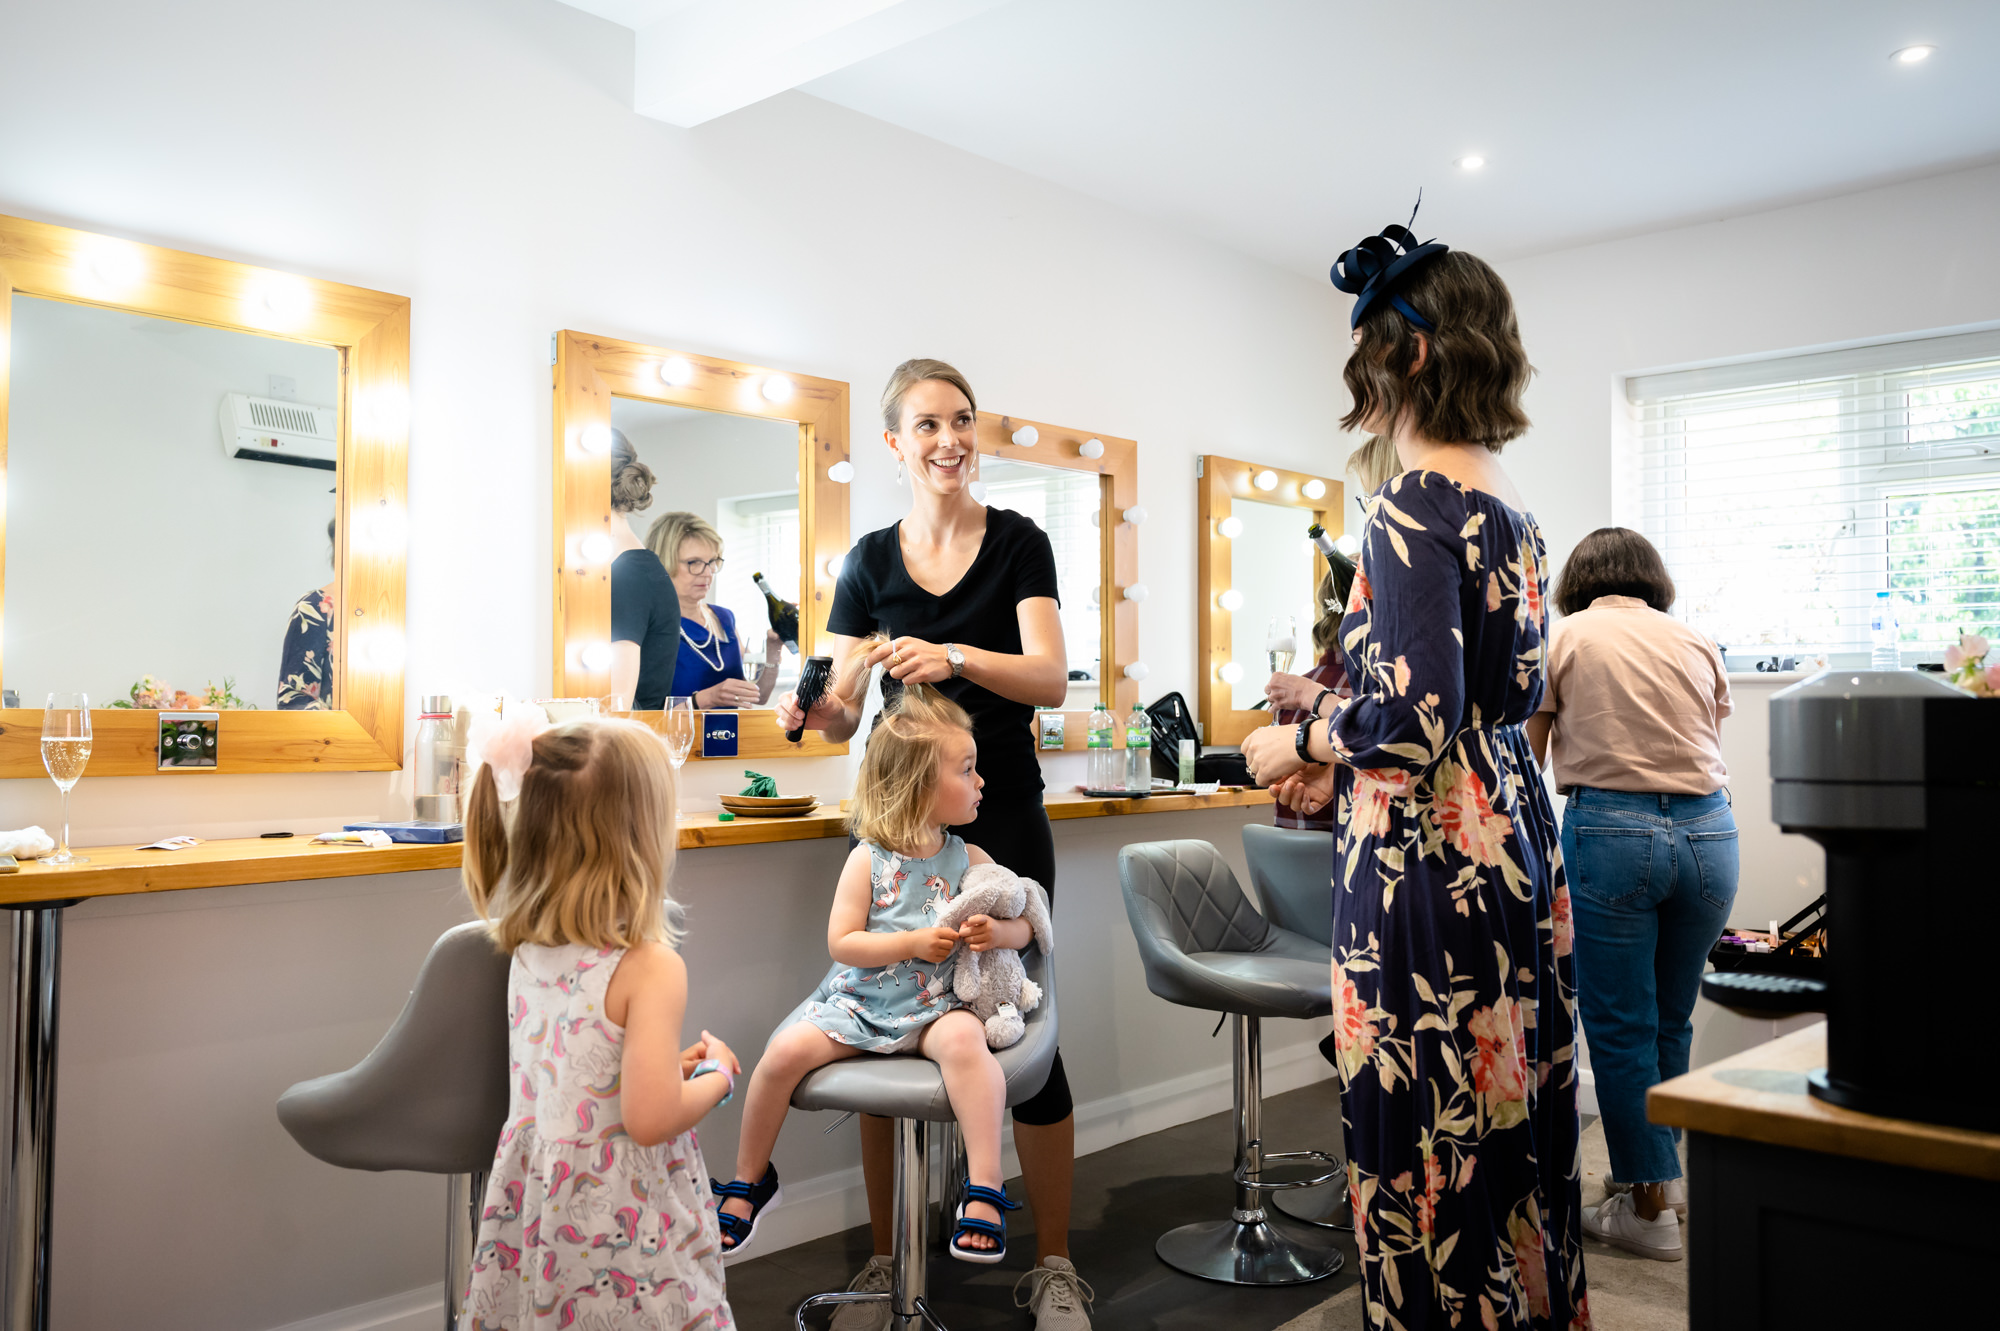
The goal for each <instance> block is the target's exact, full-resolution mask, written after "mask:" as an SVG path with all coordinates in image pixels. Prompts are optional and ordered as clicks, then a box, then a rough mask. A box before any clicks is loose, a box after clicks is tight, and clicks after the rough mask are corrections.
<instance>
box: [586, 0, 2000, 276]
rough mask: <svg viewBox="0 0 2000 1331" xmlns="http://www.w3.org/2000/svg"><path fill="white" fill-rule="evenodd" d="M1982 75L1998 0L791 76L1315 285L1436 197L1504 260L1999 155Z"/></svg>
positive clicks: (983, 48) (1023, 27)
mask: <svg viewBox="0 0 2000 1331" xmlns="http://www.w3.org/2000/svg"><path fill="white" fill-rule="evenodd" d="M571 2H572V3H578V0H571ZM685 2H686V0H582V2H581V3H579V7H583V8H590V9H592V10H593V11H594V12H599V13H602V14H604V15H605V16H606V17H612V18H614V19H617V18H619V15H618V14H616V13H614V12H613V11H614V10H630V11H633V12H634V13H635V14H640V15H641V16H640V18H638V19H635V20H634V21H635V22H642V21H644V18H643V14H641V11H648V10H658V11H660V12H670V11H671V10H672V9H674V8H676V7H678V6H680V5H681V4H684V3H685ZM1916 42H1928V43H1935V44H1936V45H1937V47H1938V50H1937V54H1936V55H1934V56H1933V57H1932V58H1931V59H1930V60H1928V61H1926V62H1925V63H1923V64H1920V65H1914V66H1904V65H1900V64H1897V63H1895V62H1893V61H1891V60H1890V58H1889V56H1890V53H1891V52H1892V51H1894V50H1896V49H1897V48H1899V47H1903V46H1907V45H1910V44H1912V43H1916ZM1996 68H2000V4H1996V3H1994V2H1993V0H1903V2H1902V3H1883V2H1879V0H1878V2H1874V3H1862V2H1860V0H1733V2H1728V0H1671V2H1670V3H1666V4H1637V3H1624V4H1617V5H1608V4H1606V3H1604V0H1591V2H1589V3H1584V2H1582V0H1543V2H1540V3H1528V4H1511V5H1501V4H1493V3H1474V2H1473V0H1455V2H1447V0H1404V2H1403V3H1378V4H1370V5H1364V4H1358V3H1353V2H1352V0H1339V2H1334V0H1235V2H1233V3H1225V2H1223V0H1009V2H1008V3H1005V4H1001V5H999V6H998V7H997V8H993V9H990V10H988V11H986V12H984V13H981V14H978V15H976V16H975V17H972V18H969V19H966V20H965V21H963V22H959V23H956V24H954V25H952V26H950V27H947V28H945V29H943V30H942V31H938V32H935V33H932V34H931V35H929V36H924V37H919V38H917V39H916V40H914V41H910V42H907V43H905V44H902V45H899V46H895V47H893V48H891V49H888V50H886V51H882V52H881V53H879V54H875V55H871V56H868V57H867V58H864V59H861V60H859V61H858V62H856V63H853V64H849V65H847V66H846V67H844V68H840V69H837V70H836V71H835V72H833V73H831V74H827V75H824V76H822V77H819V78H816V79H813V80H812V81H810V82H807V83H805V84H803V85H801V86H802V89H803V90H804V91H805V92H807V93H810V94H811V95H813V96H816V97H821V98H824V99H826V100H828V101H831V102H836V103H838V104H840V105H842V106H845V107H848V108H851V109H853V110H855V111H859V112H862V113H864V114H867V115H870V116H874V117H877V118H879V119H882V120H885V121H888V122H890V123H892V124H896V125H900V126H902V127H904V128H906V129H910V130H913V131H915V132H917V133H920V134H924V135H927V136H929V137H931V138H935V139H938V140H941V141H943V142H945V143H949V144H952V145H954V146H956V147H959V148H963V149H965V150H967V151H969V152H973V153H976V154H978V155H980V156H982V157H987V158H991V159H993V160H994V161H998V162H1002V163H1005V164H1006V165H1008V166H1012V167H1015V168H1017V169H1019V170H1021V171H1024V172H1027V173H1029V174H1031V175H1035V176H1039V177H1043V178H1045V179H1048V180H1051V181H1054V182H1057V183H1059V184H1062V185H1065V186H1068V187H1070V188H1072V189H1075V190H1078V191H1080V192H1081V193H1083V194H1086V195H1090V196H1092V197H1095V198H1099V199H1103V200H1106V201H1108V202H1111V203H1115V204H1117V205H1120V206H1122V207H1126V208H1130V209H1133V210H1134V211H1137V212H1140V213H1143V214H1147V215H1149V216H1152V217H1156V218H1160V219H1162V220H1165V221H1167V222H1170V223H1172V224H1174V225H1177V226H1180V227H1183V228H1185V229H1187V230H1189V231H1192V232H1194V233H1197V234H1199V235H1202V236H1205V237H1208V238H1210V239H1213V240H1215V241H1218V242H1220V243H1222V244H1224V245H1226V246H1229V247H1231V248H1233V249H1236V250H1239V251H1241V252H1243V253H1245V254H1249V255H1253V256H1255V257H1258V258H1261V259H1265V260H1267V261H1269V262H1271V263H1274V264H1277V265H1280V266H1281V267H1284V268H1287V269H1290V270H1293V271H1296V272H1299V273H1304V274H1312V275H1315V276H1324V274H1325V272H1326V269H1327V265H1328V264H1329V263H1330V262H1331V261H1332V259H1333V257H1334V255H1335V254H1336V253H1338V252H1339V251H1340V250H1342V249H1344V248H1346V247H1347V246H1349V245H1351V244H1353V243H1354V242H1355V241H1356V240H1357V239H1359V238H1360V237H1361V236H1362V235H1363V234H1366V233H1369V232H1373V231H1375V230H1377V229H1379V228H1380V227H1381V226H1382V225H1383V224H1385V223H1387V222H1391V221H1398V222H1400V221H1404V220H1405V219H1406V218H1407V217H1408V214H1409V210H1410V207H1411V205H1412V204H1413V203H1414V202H1415V200H1416V197H1417V191H1418V190H1419V189H1420V188H1421V189H1422V190H1423V192H1424V194H1423V197H1424V206H1423V214H1422V217H1421V219H1420V221H1419V223H1418V227H1417V229H1418V231H1419V232H1421V233H1422V234H1423V235H1425V236H1429V235H1431V234H1438V235H1442V236H1445V237H1447V238H1448V239H1449V240H1450V241H1451V242H1452V244H1453V245H1454V246H1458V247H1462V248H1466V249H1470V250H1474V251H1476V252H1479V253H1482V254H1485V255H1487V256H1488V257H1491V258H1495V259H1506V258H1511V257H1518V256H1521V255H1525V254H1531V253H1536V252H1541V251H1546V250H1551V249H1558V248H1564V247H1568V246H1573V245H1577V244H1582V243H1588V242H1590V241H1593V240H1599V239H1605V238H1610V237H1614V236H1619V235H1627V234H1633V233H1637V232H1643V231H1651V230H1658V229H1661V228H1665V227H1670V226H1675V225H1680V224H1684V223H1689V222H1695V221H1703V220H1710V219H1714V218H1718V217H1723V216H1727V215H1731V214H1739V213H1743V212H1751V211H1757V210H1761V209H1766V208H1770V207H1774V206H1780V205H1782V204H1785V203H1789V202H1794V201H1798V200H1802V199H1806V198H1813V197H1820V196H1826V195H1832V194H1840V193H1846V192H1849V191H1852V190H1856V189H1861V188H1866V187H1868V186H1871V185H1876V184H1881V183H1885V182H1889V181H1894V180H1898V179H1908V178H1914V177H1919V176H1925V175H1933V174H1938V173H1941V172H1944V171H1949V170H1953V169H1956V168H1961V167H1965V166H1970V165H1974V164H1978V163H1981V162H1985V161H1992V160H2000V77H1996V76H1995V73H1994V71H1995V69H1996ZM693 132H695V133H699V132H700V130H699V129H696V130H694V131H693ZM1470 153H1478V154H1481V155H1483V156H1484V157H1485V158H1486V159H1487V165H1486V166H1485V168H1484V169H1483V170H1481V171H1478V172H1476V173H1472V172H1466V171H1461V170H1459V169H1458V168H1457V167H1455V166H1454V165H1453V163H1454V161H1455V160H1456V159H1457V158H1459V157H1461V156H1464V155H1466V154H1470ZM916 188H918V186H917V184H916V183H915V182H912V189H913V190H914V189H916ZM1922 226H1923V219H1921V218H1917V217H1913V218H1912V219H1911V231H1912V240H1913V244H1920V243H1921V241H1920V237H1921V231H1922Z"/></svg>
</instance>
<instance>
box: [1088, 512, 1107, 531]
mask: <svg viewBox="0 0 2000 1331" xmlns="http://www.w3.org/2000/svg"><path fill="white" fill-rule="evenodd" d="M1090 525H1091V526H1093V527H1102V526H1103V525H1104V514H1103V513H1101V512H1099V511H1098V510H1097V509H1094V508H1093V509H1091V510H1090Z"/></svg>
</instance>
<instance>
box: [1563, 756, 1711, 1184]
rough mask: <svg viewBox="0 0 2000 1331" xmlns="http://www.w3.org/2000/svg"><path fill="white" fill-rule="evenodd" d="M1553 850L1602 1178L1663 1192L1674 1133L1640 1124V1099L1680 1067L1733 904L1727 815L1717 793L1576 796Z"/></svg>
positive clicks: (1594, 792) (1676, 1173) (1674, 1163)
mask: <svg viewBox="0 0 2000 1331" xmlns="http://www.w3.org/2000/svg"><path fill="white" fill-rule="evenodd" d="M1562 848H1563V865H1564V867H1565V868H1566V869H1567V871H1568V876H1569V892H1570V910H1571V915H1572V918H1573V920H1574V924H1575V959H1576V990H1577V1005H1578V1007H1579V1008H1581V1010H1582V1012H1583V1030H1584V1038H1585V1039H1586V1040H1587V1041H1589V1044H1590V1069H1591V1073H1592V1075H1593V1076H1594V1077H1595V1079H1596V1085H1597V1105H1598V1109H1599V1111H1600V1112H1601V1113H1602V1114H1603V1116H1604V1142H1605V1145H1606V1146H1607V1147H1609V1148H1610V1152H1611V1176H1612V1177H1613V1178H1615V1179H1619V1180H1621V1181H1623V1182H1626V1183H1664V1182H1666V1181H1667V1180H1668V1179H1674V1178H1679V1177H1680V1173H1681V1164H1680V1157H1679V1155H1678V1154H1677V1153H1676V1152H1675V1149H1674V1143H1675V1142H1676V1141H1677V1140H1678V1138H1679V1135H1680V1134H1679V1133H1677V1132H1675V1131H1673V1130H1672V1129H1669V1128H1664V1127H1660V1126H1658V1125H1656V1124H1652V1123H1649V1122H1647V1121H1646V1092H1647V1090H1648V1089H1650V1088H1651V1087H1653V1086H1655V1085H1658V1084H1659V1083H1660V1082H1662V1081H1665V1080H1667V1079H1668V1078H1671V1077H1678V1076H1680V1075H1681V1074H1682V1073H1684V1072H1686V1071H1687V1068H1688V1047H1689V1045H1690V1044H1691V1043H1692V1042H1693V1038H1694V1025H1693V1023H1692V1022H1691V1021H1690V1020H1689V1018H1690V1017H1692V1016H1693V1014H1694V1000H1695V998H1696V996H1697V995H1698V994H1699V993H1700V992H1701V975H1702V969H1703V967H1704V966H1705V965H1706V963H1707V961H1708V953H1709V949H1711V948H1713V947H1714V946H1715V942H1716V940H1717V939H1718V938H1720V937H1721V936H1722V930H1723V927H1724V926H1725V925H1726V924H1727V923H1728V920H1729V906H1730V903H1731V902H1733V901H1734V900H1735V899H1736V869H1737V862H1738V852H1737V845H1736V816H1735V815H1734V814H1733V813H1732V812H1731V811H1730V808H1729V796H1728V792H1727V791H1720V790H1719V791H1717V792H1716V793H1714V794H1713V795H1646V794H1639V793H1636V792H1633V791H1626V790H1600V789H1598V788H1597V787H1594V786H1578V787H1577V788H1576V789H1575V790H1574V791H1573V792H1571V794H1570V797H1569V805H1568V807H1567V808H1565V809H1564V810H1563V829H1562Z"/></svg>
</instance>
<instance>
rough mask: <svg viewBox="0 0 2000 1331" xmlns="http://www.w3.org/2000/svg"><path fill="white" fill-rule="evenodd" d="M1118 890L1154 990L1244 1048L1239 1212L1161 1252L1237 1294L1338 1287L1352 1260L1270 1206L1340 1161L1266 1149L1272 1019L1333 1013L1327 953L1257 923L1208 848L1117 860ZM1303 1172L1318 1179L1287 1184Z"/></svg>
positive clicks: (1127, 851)
mask: <svg viewBox="0 0 2000 1331" xmlns="http://www.w3.org/2000/svg"><path fill="white" fill-rule="evenodd" d="M1118 881H1119V884H1120V885H1121V886H1122V887H1123V889H1124V892H1125V913H1126V914H1127V915H1128V916H1129V917H1130V918H1131V921H1132V933H1133V935H1134V936H1135V937H1136V938H1137V939H1138V943H1139V959H1140V961H1141V962H1142V963H1143V964H1144V966H1145V968H1146V987H1147V988H1148V989H1151V990H1152V991H1153V992H1154V993H1155V994H1158V995H1159V996H1160V997H1161V998H1164V999H1166V1000H1167V1001H1168V1002H1170V1003H1179V1004H1181V1005H1183V1006H1185V1007H1196V1008H1205V1009H1207V1010H1208V1011H1210V1012H1227V1013H1229V1014H1230V1015H1231V1018H1232V1027H1233V1044H1234V1046H1235V1049H1234V1059H1233V1061H1234V1064H1235V1099H1236V1168H1235V1171H1234V1174H1233V1177H1234V1180H1235V1183H1236V1205H1235V1208H1234V1210H1233V1211H1232V1212H1231V1214H1230V1218H1229V1219H1228V1220H1215V1221H1207V1222H1204V1223H1200V1224H1193V1225H1183V1226H1182V1227H1181V1228H1179V1229H1175V1230H1170V1231H1168V1232H1167V1233H1165V1234H1162V1235H1161V1236H1160V1239H1159V1242H1158V1243H1156V1244H1155V1245H1154V1251H1156V1252H1157V1253H1159V1255H1160V1260H1161V1261H1163V1262H1165V1263H1166V1264H1167V1265H1169V1266H1171V1267H1173V1268H1175V1269H1176V1270H1179V1271H1185V1272H1187V1273H1188V1274H1189V1275H1193V1276H1201V1277H1203V1278H1204V1279H1207V1280H1220V1281H1225V1282H1227V1283H1229V1284H1233V1285H1293V1284H1300V1283H1302V1282H1304V1281H1308V1280H1320V1279H1323V1278H1325V1277H1327V1276H1330V1275H1332V1274H1333V1273H1334V1272H1336V1271H1338V1270H1340V1267H1341V1261H1342V1259H1341V1255H1340V1253H1339V1252H1338V1251H1336V1250H1335V1249H1334V1247H1333V1240H1332V1238H1331V1236H1330V1235H1328V1234H1326V1233H1325V1231H1323V1230H1310V1229H1303V1228H1302V1229H1297V1230H1281V1229H1279V1228H1278V1226H1277V1225H1276V1224H1275V1223H1274V1222H1273V1220H1272V1218H1271V1217H1270V1216H1269V1215H1268V1214H1267V1213H1266V1212H1265V1210H1264V1195H1265V1194H1266V1193H1271V1192H1279V1191H1284V1190H1288V1189H1293V1188H1309V1187H1316V1186H1319V1185H1321V1184H1325V1183H1328V1182H1330V1181H1331V1180H1332V1179H1333V1178H1334V1177H1336V1171H1335V1170H1334V1169H1333V1168H1331V1167H1332V1166H1335V1165H1337V1164H1338V1161H1337V1160H1335V1158H1334V1157H1333V1156H1331V1155H1328V1154H1327V1153H1326V1152H1324V1151H1266V1150H1265V1149H1264V1143H1263V1142H1262V1140H1261V1135H1262V1132H1263V1124H1262V1109H1263V1104H1262V1101H1263V1084H1262V1083H1263V1069H1262V1058H1263V1050H1262V1039H1261V1036H1262V1026H1261V1023H1262V1019H1263V1018H1265V1017H1311V1016H1315V1015H1320V1014H1323V1013H1325V1012H1326V1011H1327V1010H1328V1009H1329V1008H1330V1006H1331V1004H1332V1001H1333V996H1332V987H1333V985H1332V972H1331V968H1330V966H1329V965H1328V960H1327V949H1326V946H1325V945H1324V944H1321V943H1316V942H1314V941H1313V940H1312V939H1310V938H1301V937H1300V936H1299V935H1297V934H1295V933H1292V932H1290V931H1289V930H1286V929H1279V928H1276V927H1274V926H1272V925H1271V924H1270V923H1269V922H1268V921H1267V920H1265V918H1264V917H1263V916H1262V915H1259V914H1258V913H1257V910H1256V908H1255V907H1253V906H1252V905H1251V904H1250V902H1249V899H1248V898H1246V897H1245V896H1244V895H1243V889H1242V888H1241V887H1240V886H1238V884H1237V882H1236V875H1235V874H1233V873H1231V872H1230V870H1229V866H1228V865H1227V864H1225V863H1224V862H1223V859H1222V856H1221V854H1220V853H1218V852H1217V851H1216V849H1215V847H1214V846H1211V845H1210V844H1209V843H1208V842H1206V841H1151V842H1143V843H1141V844H1139V845H1133V846H1127V847H1125V848H1124V849H1123V850H1121V851H1119V852H1118ZM1300 1165H1305V1166H1307V1167H1309V1168H1316V1169H1317V1170H1318V1172H1317V1173H1311V1172H1308V1173H1305V1174H1304V1175H1303V1176H1300V1177H1290V1178H1283V1177H1278V1175H1279V1174H1281V1173H1283V1172H1285V1171H1286V1170H1288V1169H1292V1168H1297V1167H1298V1166H1300ZM1273 1166H1277V1168H1276V1169H1274V1168H1273Z"/></svg>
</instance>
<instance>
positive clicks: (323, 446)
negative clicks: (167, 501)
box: [222, 393, 340, 471]
mask: <svg viewBox="0 0 2000 1331" xmlns="http://www.w3.org/2000/svg"><path fill="white" fill-rule="evenodd" d="M338 428H339V414H338V413H337V412H335V411H334V409H333V408H332V407H308V406H304V405H301V404H300V403H297V402H281V401H279V400H278V399H277V398H270V397H251V396H250V395H249V394H248V393H227V394H224V395H223V399H222V451H223V452H224V453H226V454H228V455H229V456H230V457H233V458H246V459H248V460H249V461H251V462H280V463H283V464H284V465H285V466H288V467H318V468H319V469H320V470H322V471H332V470H333V469H334V460H335V458H337V457H338V456H339V452H340V437H339V435H338V433H337V430H338Z"/></svg>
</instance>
